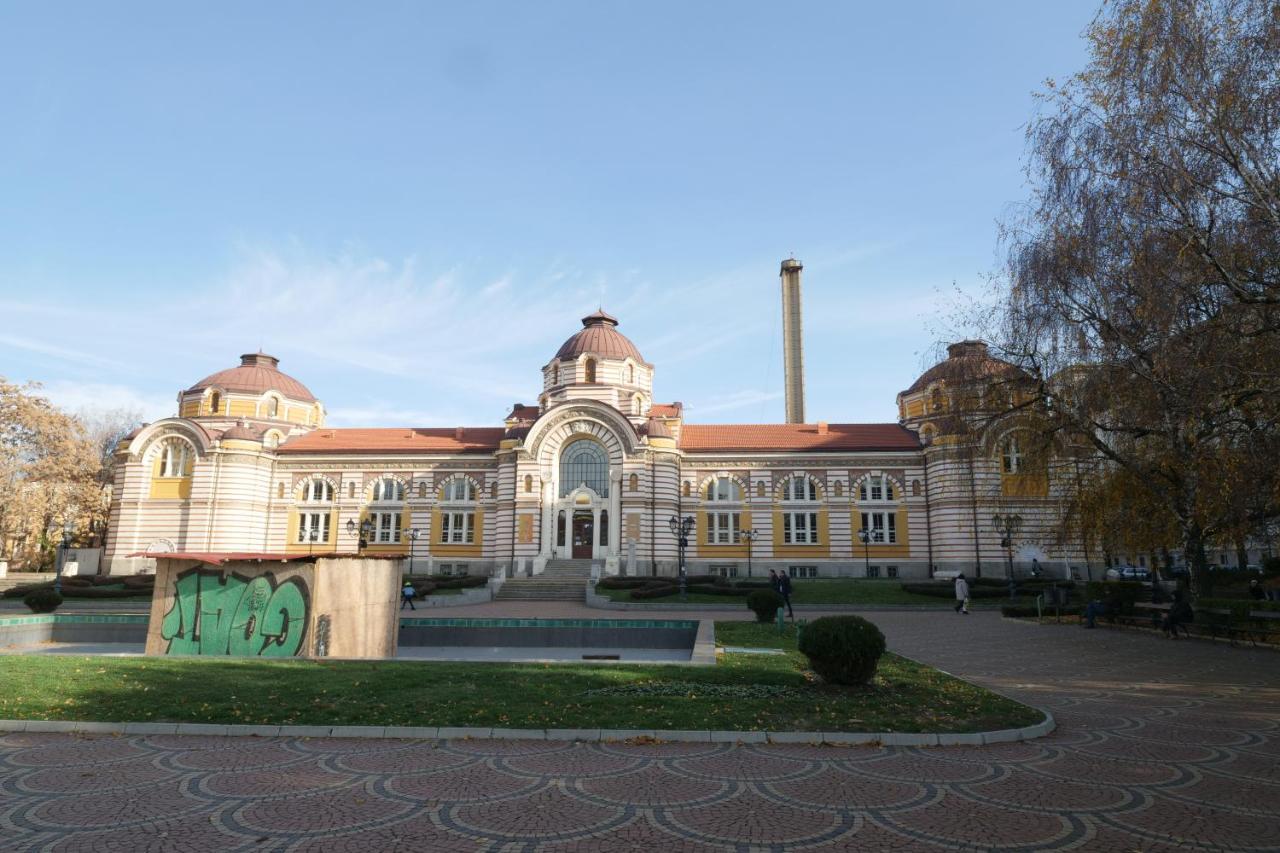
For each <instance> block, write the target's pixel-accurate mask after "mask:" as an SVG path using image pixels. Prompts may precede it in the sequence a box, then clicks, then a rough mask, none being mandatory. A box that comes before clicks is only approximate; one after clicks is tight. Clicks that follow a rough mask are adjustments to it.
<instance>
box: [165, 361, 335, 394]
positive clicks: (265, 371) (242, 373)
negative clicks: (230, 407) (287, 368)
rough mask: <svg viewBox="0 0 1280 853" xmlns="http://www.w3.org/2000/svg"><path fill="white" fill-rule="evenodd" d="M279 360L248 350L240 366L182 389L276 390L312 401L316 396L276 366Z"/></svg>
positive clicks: (264, 391)
mask: <svg viewBox="0 0 1280 853" xmlns="http://www.w3.org/2000/svg"><path fill="white" fill-rule="evenodd" d="M279 364H280V359H278V358H276V357H275V356H273V355H267V354H266V353H264V352H251V353H246V354H245V355H242V356H240V366H239V367H231V368H228V369H227V370H219V371H218V372H217V373H214V374H212V375H210V376H206V377H205V378H204V379H201V380H200V381H199V382H197V383H196V384H195V385H192V386H191V387H190V388H188V389H187V390H186V391H185V392H183V393H186V394H190V393H192V392H198V391H203V390H205V389H206V388H217V389H219V390H221V391H231V392H239V393H241V394H263V393H266V392H267V391H277V392H279V393H280V394H282V395H283V396H285V397H287V398H288V399H290V400H302V401H304V402H307V403H314V402H315V401H316V398H315V396H313V395H312V393H311V392H310V391H308V390H307V386H305V385H303V384H302V383H301V382H299V381H298V380H296V379H294V378H293V377H292V376H290V375H289V374H287V373H281V372H280V369H279V366H278V365H279Z"/></svg>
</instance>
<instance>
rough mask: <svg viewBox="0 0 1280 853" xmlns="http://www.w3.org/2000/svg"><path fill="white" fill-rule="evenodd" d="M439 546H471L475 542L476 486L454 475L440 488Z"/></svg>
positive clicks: (466, 478)
mask: <svg viewBox="0 0 1280 853" xmlns="http://www.w3.org/2000/svg"><path fill="white" fill-rule="evenodd" d="M440 500H441V501H442V502H443V506H441V508H440V537H439V539H440V544H442V545H473V544H475V541H476V508H475V501H476V484H475V483H474V482H472V480H471V478H469V477H464V476H462V475H461V474H454V475H453V476H452V477H450V478H449V479H447V480H445V481H444V484H443V485H442V486H441V487H440Z"/></svg>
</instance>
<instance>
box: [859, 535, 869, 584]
mask: <svg viewBox="0 0 1280 853" xmlns="http://www.w3.org/2000/svg"><path fill="white" fill-rule="evenodd" d="M858 541H859V542H861V543H862V562H863V572H862V574H863V577H868V578H869V577H871V531H870V530H867V528H865V527H864V528H862V529H861V530H859V531H858Z"/></svg>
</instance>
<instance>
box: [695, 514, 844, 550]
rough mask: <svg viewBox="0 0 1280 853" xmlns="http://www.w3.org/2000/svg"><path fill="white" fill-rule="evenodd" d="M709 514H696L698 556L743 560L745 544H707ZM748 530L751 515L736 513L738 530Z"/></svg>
mask: <svg viewBox="0 0 1280 853" xmlns="http://www.w3.org/2000/svg"><path fill="white" fill-rule="evenodd" d="M720 511H721V512H724V510H720ZM711 512H715V510H711ZM710 514H711V513H710V512H705V511H704V512H700V513H698V528H697V536H698V538H697V540H696V542H697V554H698V556H699V557H710V558H712V559H716V558H718V557H742V558H744V559H745V558H746V556H747V543H746V542H738V543H736V544H730V545H711V544H709V543H708V542H707V530H709V529H710V528H711V522H710V520H709V519H708V518H707V516H708V515H710ZM818 526H819V529H821V526H822V520H821V519H819V520H818ZM750 529H751V513H749V512H739V513H738V530H740V531H741V530H750Z"/></svg>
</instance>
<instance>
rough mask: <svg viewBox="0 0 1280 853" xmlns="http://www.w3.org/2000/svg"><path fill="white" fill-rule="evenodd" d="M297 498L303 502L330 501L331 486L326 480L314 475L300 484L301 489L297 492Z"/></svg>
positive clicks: (331, 494) (331, 497) (331, 500)
mask: <svg viewBox="0 0 1280 853" xmlns="http://www.w3.org/2000/svg"><path fill="white" fill-rule="evenodd" d="M298 499H299V500H301V501H302V502H303V503H332V502H333V486H331V485H330V484H329V481H328V480H325V479H323V478H321V477H314V478H312V479H310V480H308V481H307V482H305V483H303V484H302V491H301V492H299V494H298Z"/></svg>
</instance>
